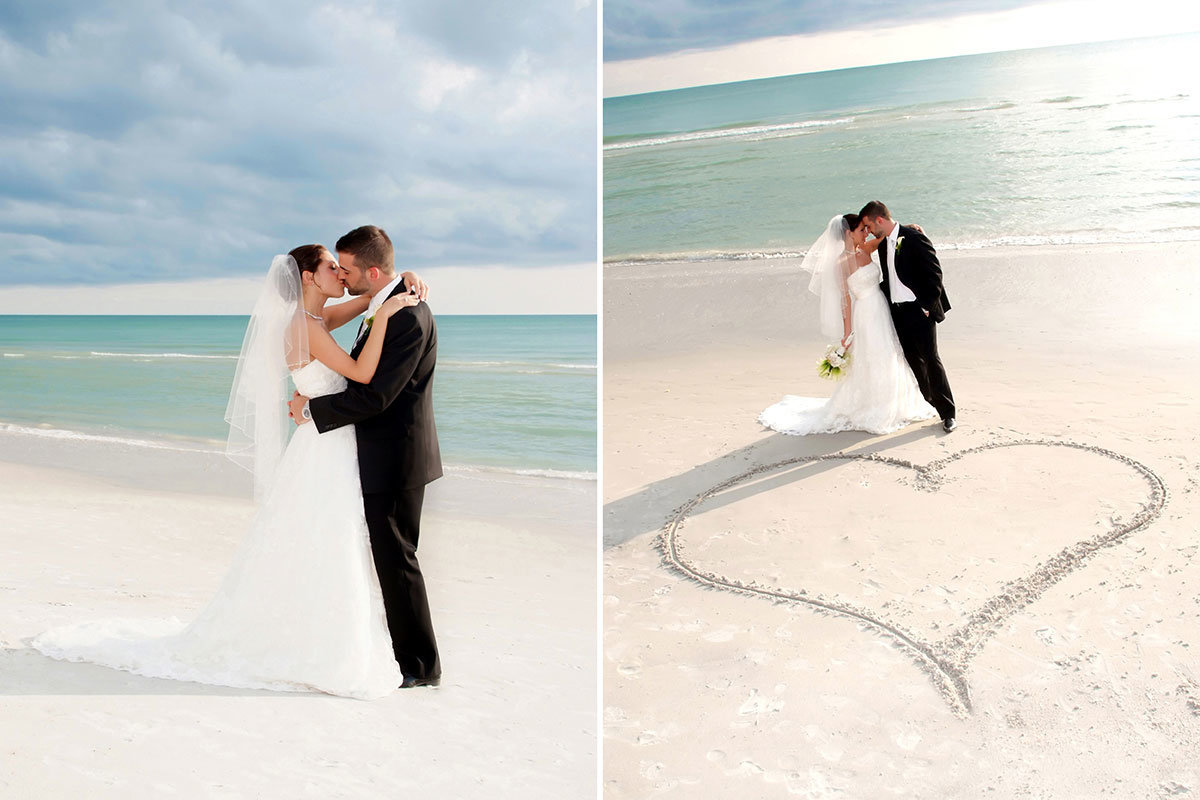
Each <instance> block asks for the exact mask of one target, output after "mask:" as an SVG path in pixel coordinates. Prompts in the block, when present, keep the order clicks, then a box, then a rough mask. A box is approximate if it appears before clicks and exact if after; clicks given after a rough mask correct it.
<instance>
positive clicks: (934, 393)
mask: <svg viewBox="0 0 1200 800" xmlns="http://www.w3.org/2000/svg"><path fill="white" fill-rule="evenodd" d="M891 306H892V322H893V323H895V325H896V336H897V337H899V339H900V347H901V348H903V350H904V358H905V359H906V360H907V361H908V365H909V366H910V367H912V371H913V375H914V376H915V377H916V379H917V387H918V388H920V390H921V394H922V396H924V398H925V401H926V402H928V403H929V405H931V406H933V407H934V408H936V409H937V412H938V416H940V417H941V418H942V419H950V418H951V417H953V416H954V395H953V394H951V392H950V381H949V380H948V379H947V378H946V370H945V368H944V367H942V359H941V358H940V357H939V356H938V351H937V323H936V322H934V321H933V320H932V319H930V318H929V317H927V316H925V312H923V311H922V310H921V307H920V306H919V305H917V304H916V303H892V304H891Z"/></svg>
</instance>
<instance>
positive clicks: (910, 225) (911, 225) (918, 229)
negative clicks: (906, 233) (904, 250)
mask: <svg viewBox="0 0 1200 800" xmlns="http://www.w3.org/2000/svg"><path fill="white" fill-rule="evenodd" d="M904 227H906V228H912V229H913V230H914V231H916V232H917V233H925V229H924V228H922V227H921V226H920V225H918V224H917V223H915V222H910V223H908V225H905V226H904Z"/></svg>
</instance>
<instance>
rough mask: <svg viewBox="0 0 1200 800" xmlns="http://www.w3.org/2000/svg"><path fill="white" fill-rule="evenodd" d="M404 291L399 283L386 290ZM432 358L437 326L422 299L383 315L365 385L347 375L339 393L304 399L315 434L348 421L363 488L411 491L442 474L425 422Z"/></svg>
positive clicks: (431, 429)
mask: <svg viewBox="0 0 1200 800" xmlns="http://www.w3.org/2000/svg"><path fill="white" fill-rule="evenodd" d="M405 291H407V288H406V287H405V282H404V281H401V282H400V284H399V285H398V286H397V287H396V289H395V290H394V291H393V292H392V295H396V294H400V293H402V292H405ZM392 295H389V297H390V296H392ZM366 340H367V337H366V336H365V335H364V336H362V337H360V340H359V341H358V342H357V343H356V344H355V345H354V349H353V350H351V351H350V355H351V356H353V357H354V358H358V354H359V353H360V352H362V348H363V345H364V344H365V342H366ZM436 363H437V325H435V324H434V321H433V314H432V313H431V312H430V310H429V306H428V305H426V304H425V302H423V301H422V302H421V303H418V304H417V305H415V306H412V307H410V308H402V309H400V310H399V311H397V312H396V313H395V314H393V315H392V316H391V317H390V318H389V319H388V321H387V333H386V334H385V335H384V339H383V353H382V354H381V355H380V357H379V366H378V368H376V370H375V377H373V378H372V379H371V382H370V383H366V384H363V383H357V382H355V381H349V382H348V383H347V385H346V389H345V390H344V391H342V392H339V393H337V394H331V395H326V396H324V397H314V398H312V400H310V401H309V411H310V412H311V413H312V421H313V424H314V425H316V426H317V431H318V432H320V433H325V432H326V431H330V430H333V429H334V428H340V427H342V426H343V425H351V424H353V425H354V426H355V432H356V434H357V439H358V470H359V474H360V475H361V478H362V490H363V494H375V493H380V492H393V491H398V490H401V489H415V488H417V487H420V486H424V485H425V484H427V483H429V482H431V481H434V480H436V479H437V478H440V477H441V476H442V455H441V450H440V449H439V448H438V438H437V428H436V427H435V425H434V421H433V369H434V366H435V365H436Z"/></svg>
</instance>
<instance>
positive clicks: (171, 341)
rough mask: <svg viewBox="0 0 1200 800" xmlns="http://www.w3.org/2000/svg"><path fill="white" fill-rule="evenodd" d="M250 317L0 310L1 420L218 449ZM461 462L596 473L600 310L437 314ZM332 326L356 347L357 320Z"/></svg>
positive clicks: (455, 454)
mask: <svg viewBox="0 0 1200 800" xmlns="http://www.w3.org/2000/svg"><path fill="white" fill-rule="evenodd" d="M246 321H247V318H246V317H240V316H33V315H30V316H0V452H2V451H3V442H4V435H5V433H16V434H21V435H25V436H28V435H41V436H47V437H57V438H75V439H83V440H86V439H89V438H99V439H110V440H121V441H126V442H140V443H143V444H145V446H148V447H155V446H170V447H181V448H185V449H187V448H195V449H200V450H219V449H221V448H222V447H223V445H224V440H225V436H226V432H227V428H226V425H225V422H224V414H225V404H226V402H227V401H228V397H229V385H230V382H231V380H232V378H233V372H234V367H235V365H236V364H237V354H238V351H239V350H240V349H241V344H242V337H243V334H244V333H245V329H246ZM437 324H438V366H437V372H436V373H435V377H434V409H435V412H436V414H437V425H438V435H439V438H440V440H441V446H442V457H443V460H444V461H445V462H446V464H447V466H448V468H450V469H451V470H454V469H458V470H500V471H506V472H517V473H529V474H541V475H552V476H561V477H585V478H594V477H595V474H596V377H597V362H596V318H595V317H594V316H590V315H584V316H452V315H447V316H439V317H438V318H437ZM357 328H358V326H357V323H350V324H348V325H346V326H344V327H343V328H342V329H340V330H338V331H335V332H334V333H335V338H337V339H338V340H339V342H341V343H342V345H343V346H344V347H349V346H350V344H351V343H352V342H353V339H354V335H355V333H356V331H357Z"/></svg>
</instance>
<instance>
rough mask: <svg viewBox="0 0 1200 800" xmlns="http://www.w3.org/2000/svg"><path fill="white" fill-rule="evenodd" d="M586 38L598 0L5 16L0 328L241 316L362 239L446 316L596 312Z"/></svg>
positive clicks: (121, 5) (14, 12) (592, 125)
mask: <svg viewBox="0 0 1200 800" xmlns="http://www.w3.org/2000/svg"><path fill="white" fill-rule="evenodd" d="M597 24H598V22H597V11H596V2H595V0H566V2H564V1H563V0H523V2H521V3H518V4H516V5H509V4H498V3H494V2H492V1H491V0H455V2H454V3H443V2H439V0H400V1H399V2H388V3H374V2H371V0H346V1H345V2H342V1H341V0H339V2H337V3H329V2H326V0H194V2H188V3H161V2H157V0H55V1H54V2H33V1H32V0H29V1H28V2H26V1H25V0H19V1H18V2H14V3H8V2H6V3H3V4H0V108H3V109H4V116H3V120H2V121H0V288H2V290H3V291H0V313H13V312H20V311H47V310H51V311H53V310H59V309H67V308H70V309H75V308H81V309H83V308H87V309H90V310H91V311H93V312H97V311H99V312H104V311H107V310H111V309H117V308H119V309H122V310H130V311H134V312H135V313H138V312H143V313H154V312H156V311H160V310H162V309H164V308H170V309H172V310H173V311H180V310H195V311H196V312H210V313H240V312H242V311H244V310H246V309H248V308H249V306H250V304H252V302H253V299H254V296H255V293H256V291H257V288H258V282H259V281H261V279H262V278H263V277H265V275H266V271H267V267H268V266H269V265H270V263H271V258H272V256H274V255H275V254H277V253H283V252H287V251H288V250H290V249H292V248H293V247H296V246H298V245H301V244H306V243H309V242H320V243H323V244H326V245H332V244H333V243H334V242H335V241H336V240H337V238H338V237H339V236H341V235H342V234H343V233H345V232H347V231H349V230H350V229H352V228H355V227H358V226H359V225H364V224H374V225H379V226H381V227H383V228H384V229H386V230H387V231H388V233H389V235H390V236H391V238H392V240H393V242H394V243H395V246H396V257H397V258H396V261H397V267H398V268H399V269H406V268H412V269H417V270H419V271H422V272H424V273H427V274H428V275H429V276H430V279H431V281H436V282H437V284H438V285H439V289H438V299H439V301H440V302H439V304H438V305H437V306H436V308H437V309H438V310H439V311H446V312H448V313H454V312H453V311H451V309H472V310H478V311H490V312H495V313H543V312H562V313H579V312H583V313H591V312H593V311H594V309H595V305H596V302H595V293H596V278H595V275H594V272H595V270H594V269H593V270H592V273H591V274H589V273H588V271H587V270H586V269H581V268H580V265H585V264H591V263H593V262H594V261H595V257H596V243H597V232H596V180H597V178H596V162H597V155H596V126H597V119H596V84H597V71H598V64H597V41H596V40H597ZM526 271H528V272H526ZM497 276H504V279H503V280H499V279H498V277H497ZM547 276H553V279H552V280H547ZM497 286H511V287H515V288H514V290H513V291H512V292H511V293H509V294H507V295H505V294H502V293H499V292H496V291H494V290H493V289H494V288H496V287H497ZM547 286H551V287H553V290H552V291H546V290H545V287H547ZM74 298H79V301H78V302H76V301H75V300H74ZM193 306H194V309H193ZM458 313H462V312H458Z"/></svg>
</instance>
